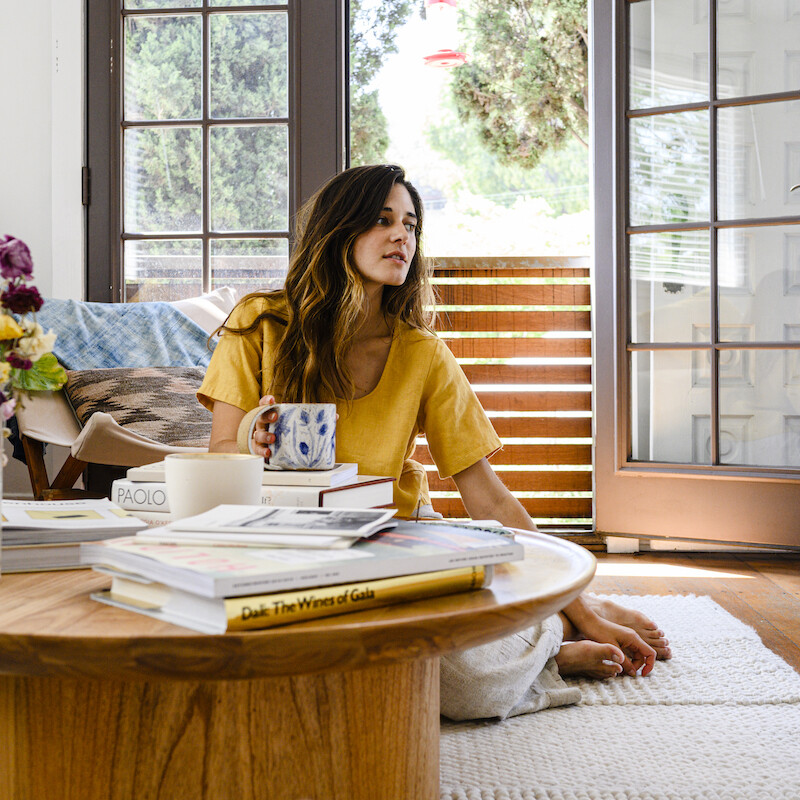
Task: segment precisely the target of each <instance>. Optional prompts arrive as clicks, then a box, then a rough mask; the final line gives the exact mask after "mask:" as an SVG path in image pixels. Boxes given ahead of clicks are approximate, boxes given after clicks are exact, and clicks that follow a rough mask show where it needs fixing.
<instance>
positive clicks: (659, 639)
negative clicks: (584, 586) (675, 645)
mask: <svg viewBox="0 0 800 800" xmlns="http://www.w3.org/2000/svg"><path fill="white" fill-rule="evenodd" d="M585 598H586V602H587V604H588V605H589V606H590V607H591V608H592V609H593V610H594V611H595V612H596V613H597V615H598V616H600V617H602V618H603V619H607V620H608V621H609V622H616V623H617V625H625V626H626V627H628V628H633V629H634V630H635V631H636V633H638V634H639V636H641V637H642V639H644V641H645V642H646V643H647V644H649V645H650V647H652V648H653V650H655V651H656V658H660V659H667V658H672V650H671V649H670V648H669V646H668V645H669V639H666V638H664V631H662V630H660V629H659V627H658V625H656V624H655V622H653V621H652V620H650V619H648V618H647V617H646V616H645V615H644V614H642V612H641V611H634V610H633V609H632V608H624V607H623V606H620V605H617V604H616V603H613V602H611V601H610V600H600V599H599V598H598V597H595V596H594V595H590V594H587V595H585Z"/></svg>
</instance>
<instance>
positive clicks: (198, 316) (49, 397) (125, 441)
mask: <svg viewBox="0 0 800 800" xmlns="http://www.w3.org/2000/svg"><path fill="white" fill-rule="evenodd" d="M66 302H68V303H71V301H66ZM235 303H236V294H235V292H234V290H233V289H230V288H228V287H226V288H223V289H218V290H216V291H215V292H212V293H210V294H207V295H203V296H201V297H197V298H192V299H189V300H180V301H177V302H174V303H169V304H167V303H140V304H136V305H137V308H136V312H137V313H136V314H128V315H125V314H123V313H122V309H124V308H128V309H130V306H127V307H126V306H120V305H110V306H109V305H106V304H72V305H73V306H75V307H77V308H78V310H79V312H80V314H83V313H84V312H85V311H86V310H87V307H93V306H100V305H102V306H103V308H101V309H96V310H99V311H100V312H102V314H101V316H100V317H99V318H98V319H95V318H94V317H90V318H89V325H88V327H87V326H82V325H78V326H72V325H70V330H69V332H68V333H67V332H66V331H65V327H66V326H65V324H64V321H63V319H64V317H65V316H66V317H68V316H69V314H66V315H65V314H64V310H63V309H61V308H58V307H56V308H55V309H54V311H52V312H51V313H52V314H53V318H52V319H42V314H40V316H39V319H40V322H41V323H42V325H43V327H45V329H47V328H48V327H51V328H53V329H54V330H55V332H56V333H57V334H58V339H57V340H56V348H55V353H56V356H57V357H58V358H59V360H60V361H61V363H62V364H63V365H64V366H65V368H67V370H68V371H70V370H76V371H74V372H70V384H69V385H68V386H69V388H70V389H72V388H73V383H74V382H75V381H76V380H79V379H83V380H82V383H83V384H86V383H87V382H88V381H87V380H86V379H85V378H86V376H87V375H90V374H91V372H93V371H96V372H97V373H98V377H99V378H103V377H107V376H106V375H104V374H105V373H111V374H113V373H122V370H126V372H127V371H128V368H130V372H131V373H138V374H139V375H140V376H141V375H144V379H147V378H149V379H150V390H149V391H148V392H147V393H146V394H142V395H141V397H142V401H143V404H148V407H150V406H152V404H153V393H154V392H159V391H160V392H161V393H162V394H165V393H166V395H167V396H166V399H165V405H168V406H173V407H174V406H175V405H176V398H178V397H179V396H181V395H180V392H183V395H182V396H183V397H184V402H185V403H186V404H187V405H186V408H190V406H189V405H188V404H189V403H191V402H192V401H193V404H194V406H196V411H197V414H198V415H199V416H200V417H202V415H207V419H205V420H202V419H201V423H202V424H200V425H199V426H195V428H194V430H193V433H192V436H193V437H194V439H193V441H191V443H190V444H189V445H187V444H186V443H185V441H184V442H183V443H176V438H177V439H178V440H180V439H181V438H183V439H184V440H185V439H186V436H183V437H180V436H177V437H176V435H175V433H174V430H173V431H167V430H163V431H161V432H162V433H164V434H166V435H164V436H159V437H155V436H153V435H152V433H151V431H152V430H153V428H152V425H151V427H150V428H147V426H145V427H144V428H142V426H141V425H139V426H138V429H137V426H136V425H131V424H128V423H127V422H126V420H127V419H129V418H130V414H129V413H128V414H127V415H126V414H125V413H124V410H123V409H122V406H123V405H124V404H123V402H122V400H121V398H123V397H124V398H125V401H126V402H127V404H128V406H129V407H130V406H134V407H135V405H136V401H137V396H136V394H135V392H136V391H140V389H139V388H137V387H140V386H141V381H140V382H139V384H136V383H134V384H132V385H131V384H130V382H129V383H128V384H125V385H122V390H121V384H120V382H119V379H117V380H116V381H113V380H110V381H107V382H106V383H107V391H108V392H109V393H110V397H109V403H108V408H109V411H105V410H93V409H99V408H103V405H102V404H100V403H96V402H94V404H93V406H92V408H89V410H88V413H87V408H86V406H87V405H92V404H85V406H84V407H81V408H80V409H79V410H81V411H82V414H81V416H82V417H83V419H84V422H83V423H81V421H80V420H79V417H78V415H76V410H75V408H73V405H71V404H70V401H69V399H68V391H67V387H65V388H64V389H61V390H59V391H57V392H44V393H34V395H33V396H32V397H31V398H29V399H28V400H26V402H25V404H24V406H23V407H22V408H19V409H18V410H17V425H18V428H19V437H20V441H21V445H22V449H23V452H24V456H25V461H26V463H27V467H28V476H29V478H30V482H31V489H32V492H33V496H34V497H35V498H37V499H56V498H64V497H70V496H75V495H77V494H80V493H81V492H80V490H75V489H73V486H74V485H75V482H76V481H77V479H78V478H79V477H80V475H81V474H82V473H83V472H84V471H85V470H86V468H87V467H88V466H89V465H90V464H97V465H107V466H111V467H132V466H141V465H142V464H149V463H151V462H153V461H159V460H161V459H163V458H164V456H165V455H167V454H168V453H176V452H186V451H191V450H205V449H206V448H207V446H208V445H207V437H208V432H209V431H210V415H208V412H207V411H205V409H203V408H202V406H200V404H199V403H197V402H196V400H193V397H192V401H190V400H189V399H188V398H189V397H190V395H193V386H194V384H196V385H199V382H200V379H201V377H202V372H203V371H204V368H205V366H206V365H207V363H208V358H209V357H210V351H208V350H206V351H205V352H203V348H204V346H205V338H206V337H207V336H208V335H209V334H210V333H211V332H212V331H214V330H215V329H216V328H217V327H218V326H219V325H220V324H222V323H223V322H224V321H225V319H226V318H227V316H228V313H229V312H230V310H231V309H232V308H233V306H234V305H235ZM48 306H50V307H51V308H52V307H53V305H52V304H50V303H45V306H44V307H43V311H44V310H46V309H47V308H48ZM147 306H153V307H156V306H158V307H159V308H158V309H153V310H154V311H158V313H159V315H160V322H159V323H158V324H155V325H154V326H152V327H148V325H143V324H141V323H142V321H143V320H146V319H147V316H148V312H149V311H150V310H151V309H148V308H146V307H147ZM165 307H169V308H165ZM115 309H117V310H119V312H120V313H119V314H117V313H115ZM70 310H74V308H72V307H70V308H67V311H70ZM163 312H166V313H163ZM59 316H60V317H61V318H59ZM126 316H127V317H130V321H129V322H128V320H127V319H126ZM165 319H166V320H168V322H169V326H170V327H168V328H167V327H165V323H164V322H163V320H165ZM174 321H177V324H173V322H174ZM95 322H96V323H97V324H96V325H95ZM137 326H138V328H139V330H138V333H137V336H138V337H139V338H137V336H129V335H128V334H129V333H133V330H134V329H135V328H137ZM128 327H129V328H130V331H129V330H128ZM117 328H118V330H117ZM76 329H77V331H78V333H77V334H76ZM143 331H144V333H143ZM165 331H168V333H166V334H165ZM82 336H85V337H86V341H83V340H82V338H81V337H82ZM114 337H118V338H119V337H122V341H124V343H125V344H124V345H123V346H120V347H119V348H117V349H113V348H112V349H110V350H108V352H105V351H104V348H109V342H111V343H112V344H113V342H115V341H117V340H118V338H117V339H115V338H114ZM148 337H154V338H158V339H160V340H161V341H157V342H156V341H152V342H151V341H148ZM165 338H168V339H170V340H172V341H171V342H168V343H167V344H168V345H171V349H170V347H168V348H167V349H166V350H165V349H164V346H163V345H164V341H163V339H165ZM181 339H182V340H183V341H178V340H181ZM59 341H61V343H62V347H63V349H59ZM201 345H202V346H201ZM126 348H127V352H126ZM106 365H107V367H109V368H107V369H104V368H103V367H105V366H106ZM83 367H87V369H83ZM150 367H158V368H160V367H169V368H172V369H171V370H170V369H167V370H161V371H159V370H158V369H147V368H150ZM178 367H190V368H194V369H183V370H180V369H176V368H178ZM176 372H177V373H179V375H178V376H177V377H176V374H175V373H176ZM175 380H178V381H179V385H178V388H177V389H176V384H175V382H174V381H175ZM169 381H172V382H171V383H168V382H169ZM79 382H81V381H79ZM194 388H196V386H194ZM176 391H177V392H178V393H177V394H176ZM72 394H73V398H74V396H75V393H74V392H72ZM94 400H96V397H95V398H93V401H94ZM156 405H157V403H156ZM194 410H195V409H194V408H191V411H192V413H194ZM128 411H130V408H129V409H128ZM153 411H154V413H153V414H151V417H152V418H155V417H157V409H154V410H153ZM120 420H122V421H121V422H120ZM203 424H205V434H204V432H203V431H204V428H203ZM173 428H174V426H173ZM142 430H144V431H145V432H142ZM190 438H191V437H190ZM47 444H54V445H61V446H64V447H68V448H69V455H68V456H67V458H66V460H65V461H64V463H63V465H62V466H61V468H60V470H59V472H58V474H57V475H56V476H55V478H53V479H52V480H50V478H49V477H48V474H47V468H46V465H45V460H44V449H45V445H47Z"/></svg>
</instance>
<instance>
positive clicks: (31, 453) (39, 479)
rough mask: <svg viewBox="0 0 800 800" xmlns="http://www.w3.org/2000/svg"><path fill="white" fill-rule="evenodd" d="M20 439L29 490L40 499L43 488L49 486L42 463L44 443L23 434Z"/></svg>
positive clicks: (45, 468) (45, 469)
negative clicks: (28, 480)
mask: <svg viewBox="0 0 800 800" xmlns="http://www.w3.org/2000/svg"><path fill="white" fill-rule="evenodd" d="M20 439H21V440H22V449H23V451H24V452H25V461H26V463H27V465H28V477H29V478H30V479H31V491H32V492H33V496H34V498H35V499H36V500H41V499H42V496H43V494H44V491H45V489H49V488H50V480H49V479H48V477H47V467H46V466H45V463H44V444H42V442H37V441H36V440H35V439H29V438H28V437H27V436H25V435H24V434H23V435H22V436H20ZM73 483H74V481H73Z"/></svg>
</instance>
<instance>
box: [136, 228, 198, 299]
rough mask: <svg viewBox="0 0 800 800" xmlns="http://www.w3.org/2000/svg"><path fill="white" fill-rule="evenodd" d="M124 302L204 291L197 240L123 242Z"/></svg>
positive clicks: (172, 296)
mask: <svg viewBox="0 0 800 800" xmlns="http://www.w3.org/2000/svg"><path fill="white" fill-rule="evenodd" d="M124 258H125V302H126V303H140V302H144V301H146V300H180V299H182V298H185V297H196V296H197V295H199V294H202V293H203V243H202V242H201V241H200V240H198V239H194V240H192V239H189V240H186V239H184V240H179V239H173V240H159V241H149V242H146V241H135V242H125V250H124Z"/></svg>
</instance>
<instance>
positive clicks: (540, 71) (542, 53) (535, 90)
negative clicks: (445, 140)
mask: <svg viewBox="0 0 800 800" xmlns="http://www.w3.org/2000/svg"><path fill="white" fill-rule="evenodd" d="M459 10H463V15H462V21H461V23H460V27H461V30H462V35H463V36H464V39H465V44H464V46H465V48H466V50H467V52H468V53H469V60H468V61H467V63H466V64H464V65H463V66H460V67H458V68H457V69H456V70H455V74H454V76H453V82H452V84H451V86H452V92H453V97H454V98H455V102H456V107H457V109H458V112H459V114H460V116H461V118H462V119H463V120H465V121H467V120H469V121H471V122H473V123H475V124H476V125H477V127H478V131H479V135H480V137H481V140H482V141H483V142H484V144H485V146H486V147H487V149H488V150H489V151H490V152H492V153H493V154H495V155H496V156H497V158H498V159H499V160H500V161H501V162H502V163H504V164H509V165H511V164H517V165H520V166H523V167H528V168H530V167H533V166H535V165H536V164H537V163H538V162H539V160H540V159H541V158H542V156H543V154H544V153H545V152H546V151H547V150H549V149H554V148H558V147H560V146H562V145H563V144H564V142H565V140H566V139H567V138H568V137H570V136H572V137H574V138H575V139H576V140H578V141H580V142H581V143H583V144H584V145H586V144H587V141H588V49H589V46H588V31H587V28H588V25H587V2H586V0H468V2H465V3H464V4H463V6H460V7H459Z"/></svg>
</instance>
